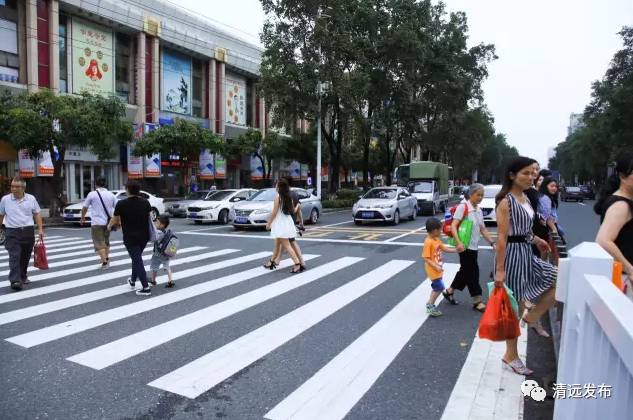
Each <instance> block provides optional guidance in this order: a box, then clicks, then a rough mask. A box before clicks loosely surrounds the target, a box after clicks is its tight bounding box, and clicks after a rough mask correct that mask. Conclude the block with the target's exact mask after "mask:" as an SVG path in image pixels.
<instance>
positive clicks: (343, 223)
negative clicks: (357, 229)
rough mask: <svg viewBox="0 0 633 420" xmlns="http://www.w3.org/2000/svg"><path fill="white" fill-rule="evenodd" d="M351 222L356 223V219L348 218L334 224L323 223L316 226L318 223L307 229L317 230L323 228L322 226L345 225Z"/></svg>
mask: <svg viewBox="0 0 633 420" xmlns="http://www.w3.org/2000/svg"><path fill="white" fill-rule="evenodd" d="M350 223H354V221H352V220H347V221H345V222H339V223H332V224H329V225H323V226H316V225H315V226H314V227H310V228H308V229H306V231H309V230H316V229H321V228H327V227H330V226H339V225H345V224H350Z"/></svg>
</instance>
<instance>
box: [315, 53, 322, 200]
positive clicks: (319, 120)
mask: <svg viewBox="0 0 633 420" xmlns="http://www.w3.org/2000/svg"><path fill="white" fill-rule="evenodd" d="M319 50H320V49H319ZM319 53H320V51H319ZM320 55H321V54H319V57H320ZM317 95H318V97H319V106H318V109H319V111H318V114H317V123H316V126H317V129H316V130H317V169H316V172H317V173H316V176H315V177H314V178H315V182H316V185H317V197H318V198H319V200H320V199H321V81H318V82H317Z"/></svg>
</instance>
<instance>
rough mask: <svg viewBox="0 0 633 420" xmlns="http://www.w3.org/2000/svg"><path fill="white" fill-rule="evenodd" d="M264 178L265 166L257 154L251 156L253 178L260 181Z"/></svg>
mask: <svg viewBox="0 0 633 420" xmlns="http://www.w3.org/2000/svg"><path fill="white" fill-rule="evenodd" d="M260 179H264V168H263V167H262V162H261V160H259V158H258V157H257V156H251V180H253V181H258V180H260Z"/></svg>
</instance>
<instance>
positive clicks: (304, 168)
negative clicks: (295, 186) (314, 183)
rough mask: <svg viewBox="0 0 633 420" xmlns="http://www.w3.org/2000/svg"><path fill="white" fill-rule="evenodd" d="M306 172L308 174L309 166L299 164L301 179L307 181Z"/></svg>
mask: <svg viewBox="0 0 633 420" xmlns="http://www.w3.org/2000/svg"><path fill="white" fill-rule="evenodd" d="M308 172H310V166H308V165H304V164H301V179H307V178H308Z"/></svg>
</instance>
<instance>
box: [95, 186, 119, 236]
mask: <svg viewBox="0 0 633 420" xmlns="http://www.w3.org/2000/svg"><path fill="white" fill-rule="evenodd" d="M95 192H96V193H97V195H98V196H99V201H101V205H102V206H103V211H104V212H105V214H106V216H107V218H108V220H107V222H106V226H108V225H109V224H110V219H112V217H110V213H108V208H107V207H106V205H105V203H104V202H103V198H102V197H101V194H100V193H99V190H95ZM110 230H113V231H116V226H112V229H110Z"/></svg>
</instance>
